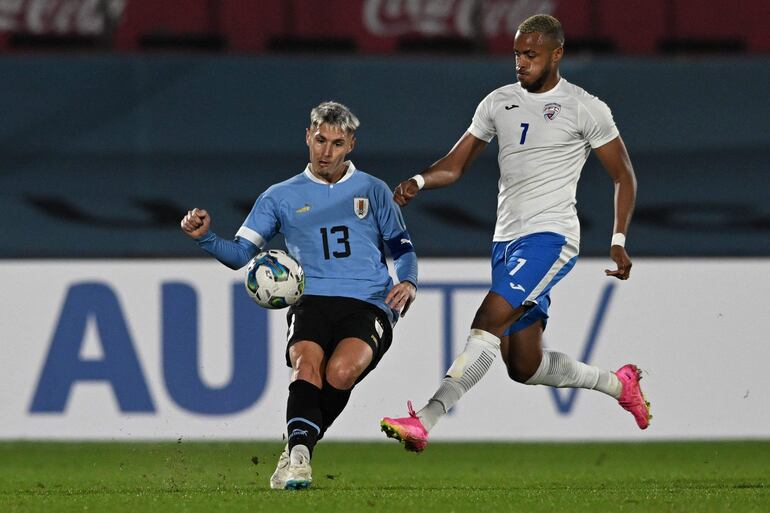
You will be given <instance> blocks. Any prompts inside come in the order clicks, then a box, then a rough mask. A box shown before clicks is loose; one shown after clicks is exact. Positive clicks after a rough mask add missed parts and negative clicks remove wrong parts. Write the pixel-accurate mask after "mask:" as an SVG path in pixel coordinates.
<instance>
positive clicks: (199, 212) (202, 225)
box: [180, 208, 211, 239]
mask: <svg viewBox="0 0 770 513" xmlns="http://www.w3.org/2000/svg"><path fill="white" fill-rule="evenodd" d="M180 225H181V227H182V231H183V232H185V233H186V234H187V235H189V236H190V237H192V238H193V239H198V238H200V237H203V236H204V235H206V234H207V233H208V231H209V226H211V216H209V213H208V212H206V211H205V210H204V209H202V208H194V209H192V210H188V211H187V215H185V216H184V217H183V218H182V222H181V223H180Z"/></svg>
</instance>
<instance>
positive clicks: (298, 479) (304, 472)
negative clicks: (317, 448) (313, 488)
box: [284, 446, 313, 490]
mask: <svg viewBox="0 0 770 513" xmlns="http://www.w3.org/2000/svg"><path fill="white" fill-rule="evenodd" d="M299 448H301V449H304V451H303V450H301V449H300V450H297V449H299ZM309 456H310V454H309V452H308V451H307V448H306V447H303V446H296V447H294V449H292V452H291V456H290V457H289V468H288V469H287V471H286V485H285V486H284V489H286V490H303V489H305V488H309V487H310V485H311V484H312V483H313V469H312V468H310V457H309Z"/></svg>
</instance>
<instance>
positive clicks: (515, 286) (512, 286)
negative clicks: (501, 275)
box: [508, 283, 524, 292]
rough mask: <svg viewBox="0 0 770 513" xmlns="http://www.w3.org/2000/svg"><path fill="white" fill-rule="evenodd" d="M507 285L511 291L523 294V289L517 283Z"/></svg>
mask: <svg viewBox="0 0 770 513" xmlns="http://www.w3.org/2000/svg"><path fill="white" fill-rule="evenodd" d="M508 285H510V286H511V288H512V289H513V290H520V291H522V292H524V287H522V286H521V285H519V284H518V283H509V284H508Z"/></svg>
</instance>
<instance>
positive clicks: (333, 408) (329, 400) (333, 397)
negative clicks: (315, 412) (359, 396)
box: [318, 381, 353, 440]
mask: <svg viewBox="0 0 770 513" xmlns="http://www.w3.org/2000/svg"><path fill="white" fill-rule="evenodd" d="M352 391H353V389H352V388H350V389H348V390H340V389H339V388H334V387H333V386H331V385H330V384H329V383H328V382H326V381H324V387H323V388H322V389H321V416H322V417H323V424H321V434H320V436H319V437H318V439H319V440H320V439H321V438H322V437H323V436H324V433H326V430H327V429H329V426H331V425H332V422H334V420H335V419H336V418H337V417H339V415H340V413H342V410H344V409H345V406H346V405H347V404H348V399H350V393H351V392H352Z"/></svg>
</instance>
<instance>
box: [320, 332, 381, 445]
mask: <svg viewBox="0 0 770 513" xmlns="http://www.w3.org/2000/svg"><path fill="white" fill-rule="evenodd" d="M373 358H374V353H373V351H372V348H371V347H369V345H368V344H367V343H366V342H364V341H363V340H361V339H359V338H353V337H351V338H346V339H343V340H341V341H340V342H339V343H338V344H337V347H336V348H335V349H334V353H333V354H332V356H331V357H330V358H329V361H328V362H327V364H326V372H325V376H324V384H323V388H322V389H321V414H322V416H323V424H322V425H321V435H320V436H319V439H320V438H321V437H323V435H324V433H325V432H326V430H327V429H329V427H330V426H331V425H332V423H333V422H334V421H335V420H336V419H337V417H338V416H339V414H340V413H342V410H344V409H345V406H346V405H347V404H348V400H349V399H350V394H351V392H352V391H353V387H354V386H355V384H356V382H357V381H358V378H359V376H361V374H363V372H364V371H365V370H366V369H367V368H368V367H369V365H370V364H371V363H372V359H373Z"/></svg>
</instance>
